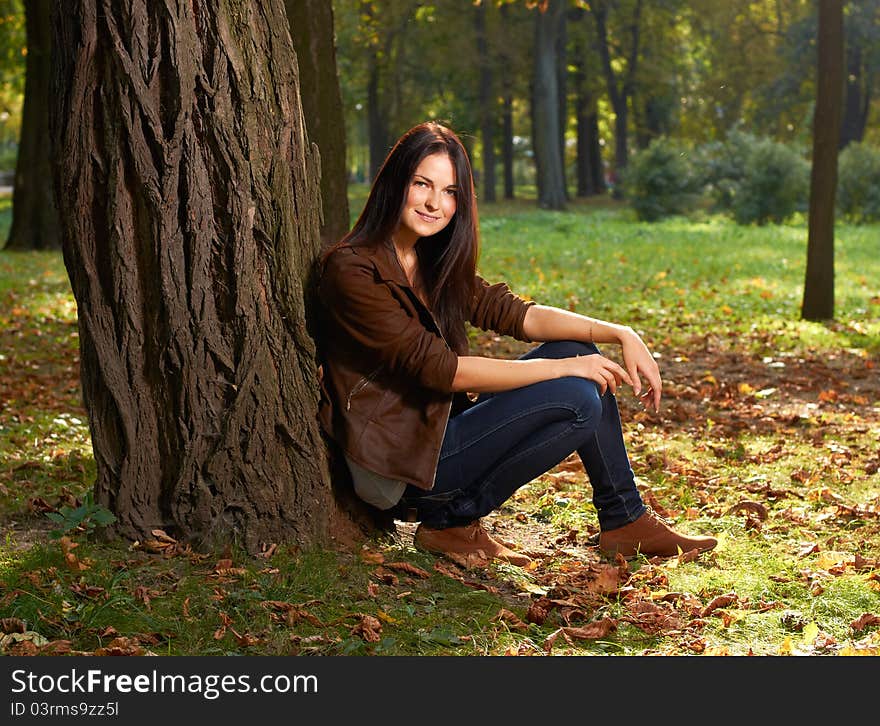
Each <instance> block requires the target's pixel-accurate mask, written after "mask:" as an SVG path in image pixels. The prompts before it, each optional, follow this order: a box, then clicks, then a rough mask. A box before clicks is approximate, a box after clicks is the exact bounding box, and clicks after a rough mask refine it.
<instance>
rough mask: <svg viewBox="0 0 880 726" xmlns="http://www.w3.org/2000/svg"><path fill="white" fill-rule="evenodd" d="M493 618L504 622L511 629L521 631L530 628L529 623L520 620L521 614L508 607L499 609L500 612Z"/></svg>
mask: <svg viewBox="0 0 880 726" xmlns="http://www.w3.org/2000/svg"><path fill="white" fill-rule="evenodd" d="M492 620H495V621H497V622H500V623H504V624H505V625H507V627H508V628H510V629H511V630H516V631H519V632H523V631H526V630H528V629H529V625H528V623H525V622H523V621H522V620H520V618H519V616H518V615H517V614H516V613H512V612H511V611H510V610H507V609H506V608H501V609H500V610H499V611H498V614H497V615H496V616H495V617H494V618H492Z"/></svg>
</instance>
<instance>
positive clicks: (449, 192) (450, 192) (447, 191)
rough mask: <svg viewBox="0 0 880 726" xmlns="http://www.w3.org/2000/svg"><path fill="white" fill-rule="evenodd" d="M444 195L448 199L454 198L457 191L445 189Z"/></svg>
mask: <svg viewBox="0 0 880 726" xmlns="http://www.w3.org/2000/svg"><path fill="white" fill-rule="evenodd" d="M446 193H447V194H448V195H449V196H450V197H454V196H455V195H456V194H457V193H458V190H457V189H447V190H446Z"/></svg>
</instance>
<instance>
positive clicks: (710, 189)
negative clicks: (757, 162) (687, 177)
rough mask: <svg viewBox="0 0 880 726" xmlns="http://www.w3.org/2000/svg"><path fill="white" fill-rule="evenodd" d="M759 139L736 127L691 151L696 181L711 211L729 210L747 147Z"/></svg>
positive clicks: (744, 173) (744, 163)
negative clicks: (711, 202) (705, 196)
mask: <svg viewBox="0 0 880 726" xmlns="http://www.w3.org/2000/svg"><path fill="white" fill-rule="evenodd" d="M758 141H759V139H758V137H757V136H754V135H753V134H749V133H747V132H744V131H740V130H738V129H733V130H732V131H730V132H729V133H728V134H727V137H726V138H725V139H724V141H710V142H708V143H706V144H703V145H702V146H700V147H698V148H697V149H696V151H695V153H694V167H695V169H694V174H695V176H696V177H697V178H698V180H699V185H700V186H701V187H702V188H703V189H704V190H705V193H706V194H707V195H708V196H709V197H710V198H711V199H712V201H713V207H712V211H713V212H730V211H731V210H732V209H733V199H734V197H735V196H736V190H737V188H738V187H739V186H740V184H742V181H743V179H744V178H745V175H746V159H747V158H748V156H749V150H750V149H751V148H752V147H753V146H755V145H756V144H757V143H758Z"/></svg>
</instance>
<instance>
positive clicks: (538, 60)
mask: <svg viewBox="0 0 880 726" xmlns="http://www.w3.org/2000/svg"><path fill="white" fill-rule="evenodd" d="M564 13H565V2H564V0H547V3H546V4H545V5H544V4H542V5H541V6H540V7H539V9H538V10H537V12H535V68H534V75H533V78H532V139H533V146H534V151H535V174H536V181H537V186H538V205H539V206H540V207H543V208H545V209H564V208H565V203H566V190H565V174H564V170H563V168H562V154H561V153H560V149H561V148H562V140H561V139H560V130H561V128H562V125H561V123H560V119H559V106H560V102H559V93H560V89H559V72H558V66H557V53H558V49H559V45H558V43H557V40H558V36H559V31H560V27H561V22H562V18H563V16H564Z"/></svg>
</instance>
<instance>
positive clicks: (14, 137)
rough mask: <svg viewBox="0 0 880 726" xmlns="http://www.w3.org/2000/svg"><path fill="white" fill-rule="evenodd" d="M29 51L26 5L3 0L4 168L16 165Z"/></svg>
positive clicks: (0, 121) (0, 138)
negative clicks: (27, 45) (25, 15)
mask: <svg viewBox="0 0 880 726" xmlns="http://www.w3.org/2000/svg"><path fill="white" fill-rule="evenodd" d="M26 55H27V47H26V32H25V21H24V6H23V5H22V2H21V0H0V172H2V171H12V170H13V169H14V168H15V160H16V157H17V154H18V135H19V133H20V130H21V106H22V102H23V100H24V76H25V56H26Z"/></svg>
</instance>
